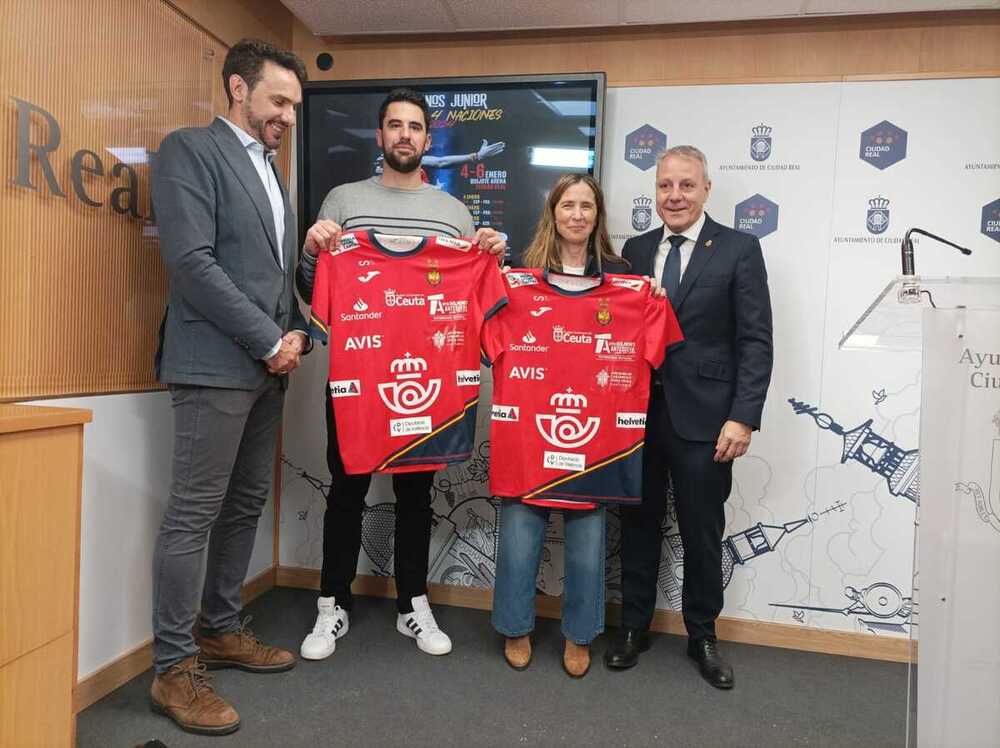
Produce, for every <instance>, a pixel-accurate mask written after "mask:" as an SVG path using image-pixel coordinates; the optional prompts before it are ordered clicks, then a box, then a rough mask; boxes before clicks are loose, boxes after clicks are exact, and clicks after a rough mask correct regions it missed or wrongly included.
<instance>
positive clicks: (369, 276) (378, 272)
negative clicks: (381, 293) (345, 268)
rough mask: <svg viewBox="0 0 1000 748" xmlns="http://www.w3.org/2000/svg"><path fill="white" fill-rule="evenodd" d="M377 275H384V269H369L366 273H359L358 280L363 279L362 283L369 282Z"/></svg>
mask: <svg viewBox="0 0 1000 748" xmlns="http://www.w3.org/2000/svg"><path fill="white" fill-rule="evenodd" d="M376 275H382V271H381V270H369V271H368V272H367V273H365V274H364V275H359V276H358V280H359V281H361V282H362V283H367V282H368V281H370V280H371V279H372V278H374V277H375V276H376Z"/></svg>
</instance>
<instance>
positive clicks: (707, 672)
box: [688, 639, 733, 689]
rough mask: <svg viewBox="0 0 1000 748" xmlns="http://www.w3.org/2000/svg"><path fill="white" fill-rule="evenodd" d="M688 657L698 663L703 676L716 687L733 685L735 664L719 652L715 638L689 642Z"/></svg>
mask: <svg viewBox="0 0 1000 748" xmlns="http://www.w3.org/2000/svg"><path fill="white" fill-rule="evenodd" d="M688 657H690V658H691V659H692V660H694V661H695V662H697V663H698V670H700V671H701V677H702V678H704V679H705V680H707V681H708V682H709V683H711V684H712V685H713V686H715V687H716V688H725V689H729V688H732V687H733V666H732V665H730V664H729V663H728V662H726V660H725V659H724V658H723V656H722V655H721V654H719V645H718V644H716V642H715V639H698V640H697V641H689V642H688Z"/></svg>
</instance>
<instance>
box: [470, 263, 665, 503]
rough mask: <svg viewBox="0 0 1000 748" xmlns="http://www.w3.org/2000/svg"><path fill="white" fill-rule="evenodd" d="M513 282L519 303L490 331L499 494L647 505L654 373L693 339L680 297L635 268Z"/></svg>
mask: <svg viewBox="0 0 1000 748" xmlns="http://www.w3.org/2000/svg"><path fill="white" fill-rule="evenodd" d="M504 278H505V281H506V284H507V286H508V289H507V296H508V299H509V303H508V305H507V306H506V307H505V308H504V310H503V311H502V312H501V313H500V314H498V315H497V316H496V317H494V318H493V319H491V320H490V321H489V322H488V323H487V324H486V326H485V329H484V332H483V352H484V355H485V356H486V358H487V359H488V360H489V361H491V362H492V363H493V407H492V412H491V424H490V458H491V459H490V488H491V490H492V492H493V494H494V495H496V496H504V497H511V498H521V499H522V500H523V501H525V503H530V504H538V505H542V506H552V507H565V508H578V509H579V508H591V507H593V506H594V505H595V504H594V502H613V503H637V502H639V501H640V497H641V488H642V446H643V441H644V438H645V432H646V429H645V427H646V408H647V406H648V404H649V384H650V378H651V377H650V372H651V370H652V369H655V368H657V367H659V366H660V364H661V363H662V362H663V358H664V353H665V351H666V349H667V348H668V347H669V346H671V345H674V344H676V343H679V342H680V341H681V340H683V336H682V334H681V330H680V327H679V326H678V324H677V319H676V317H675V316H674V313H673V310H672V309H671V307H670V304H669V303H668V302H667V300H666V299H665V298H662V297H661V298H657V297H656V296H655V295H654V294H652V293H651V290H650V284H649V282H648V281H647V280H646V279H644V278H640V277H637V276H632V275H612V274H608V275H604V276H603V277H599V278H583V277H579V276H568V275H562V274H556V273H551V274H550V273H548V272H547V271H542V270H517V271H511V272H509V273H507V274H506V275H505V276H504ZM556 284H558V285H556ZM581 502H582V503H581Z"/></svg>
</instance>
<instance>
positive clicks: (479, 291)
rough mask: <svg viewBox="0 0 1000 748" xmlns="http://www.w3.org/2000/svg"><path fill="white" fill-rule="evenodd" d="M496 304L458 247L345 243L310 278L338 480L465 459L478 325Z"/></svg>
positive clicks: (407, 239)
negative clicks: (325, 355) (323, 346)
mask: <svg viewBox="0 0 1000 748" xmlns="http://www.w3.org/2000/svg"><path fill="white" fill-rule="evenodd" d="M506 303H507V297H506V291H505V288H504V285H503V281H502V280H501V275H500V270H499V268H498V267H497V262H496V259H495V258H494V257H492V256H490V255H488V254H486V253H485V252H482V251H480V250H479V249H477V248H476V247H475V246H474V245H473V244H471V243H470V242H469V241H466V240H463V239H451V238H448V237H413V236H393V235H384V234H376V233H375V232H373V231H359V232H354V233H346V234H344V235H343V236H342V238H341V240H340V244H339V247H338V248H337V250H336V251H334V252H331V253H324V254H323V255H322V256H321V257H320V259H319V264H318V266H317V268H316V279H315V284H314V287H313V298H312V318H311V322H310V327H311V332H312V334H313V336H314V337H316V338H318V339H320V340H322V341H323V342H327V343H328V345H329V348H330V373H329V392H330V397H331V398H332V402H333V410H334V415H335V420H336V424H337V441H338V444H339V447H340V457H341V459H342V460H343V463H344V469H345V471H346V472H347V473H351V474H359V473H371V472H377V471H381V472H390V473H391V472H410V471H416V470H437V469H439V468H441V467H443V466H444V465H446V464H449V463H453V462H461V461H462V460H465V459H467V458H468V456H469V454H470V453H471V451H472V445H473V440H474V436H475V426H476V406H477V404H478V402H479V359H480V333H481V331H482V326H483V322H484V321H485V320H486V319H488V318H489V317H491V316H492V315H493V314H494V313H495V312H496V311H497V310H498V309H499V308H500V307H501V306H503V305H504V304H506Z"/></svg>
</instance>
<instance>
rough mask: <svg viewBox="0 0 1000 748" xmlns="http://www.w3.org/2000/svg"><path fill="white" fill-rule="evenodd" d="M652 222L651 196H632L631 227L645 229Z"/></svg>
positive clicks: (637, 229) (638, 229)
mask: <svg viewBox="0 0 1000 748" xmlns="http://www.w3.org/2000/svg"><path fill="white" fill-rule="evenodd" d="M652 223H653V198H651V197H646V196H645V195H639V197H635V198H632V228H634V229H635V230H636V231H645V230H646V229H648V228H649V226H650V224H652Z"/></svg>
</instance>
